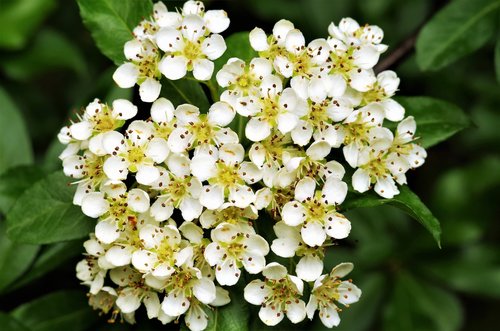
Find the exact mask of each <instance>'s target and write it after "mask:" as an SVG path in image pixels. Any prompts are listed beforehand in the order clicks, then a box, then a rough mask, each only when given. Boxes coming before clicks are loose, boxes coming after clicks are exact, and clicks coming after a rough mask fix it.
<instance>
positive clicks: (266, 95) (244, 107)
mask: <svg viewBox="0 0 500 331" xmlns="http://www.w3.org/2000/svg"><path fill="white" fill-rule="evenodd" d="M260 90H261V96H260V97H256V96H248V97H242V98H240V99H239V101H238V103H237V105H236V111H237V112H238V113H239V114H240V115H241V116H249V117H250V120H249V121H248V123H247V124H246V127H245V136H246V137H247V138H248V139H250V140H251V141H261V140H264V139H266V138H267V137H269V136H270V135H271V133H272V131H273V130H274V129H278V130H279V131H280V132H281V133H282V134H285V133H288V132H290V131H292V130H293V129H294V128H295V127H296V126H297V124H298V122H299V117H301V116H303V115H304V114H305V112H306V111H307V106H306V104H305V102H304V101H303V100H302V99H300V98H299V97H298V96H297V94H296V93H295V91H294V90H293V89H291V88H286V89H284V90H283V85H282V82H281V80H280V79H279V78H278V77H276V76H267V77H266V78H265V79H264V80H263V81H262V83H261V85H260Z"/></svg>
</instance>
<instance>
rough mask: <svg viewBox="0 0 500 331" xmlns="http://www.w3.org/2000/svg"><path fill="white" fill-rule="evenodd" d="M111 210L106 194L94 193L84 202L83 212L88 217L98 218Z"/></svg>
mask: <svg viewBox="0 0 500 331" xmlns="http://www.w3.org/2000/svg"><path fill="white" fill-rule="evenodd" d="M108 210H109V202H108V201H107V200H106V199H104V193H101V192H92V193H89V194H87V195H86V196H85V198H83V200H82V212H83V213H84V214H85V215H87V216H88V217H92V218H98V217H99V216H101V215H103V214H105V213H106V212H107V211H108Z"/></svg>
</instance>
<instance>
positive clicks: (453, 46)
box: [415, 0, 500, 70]
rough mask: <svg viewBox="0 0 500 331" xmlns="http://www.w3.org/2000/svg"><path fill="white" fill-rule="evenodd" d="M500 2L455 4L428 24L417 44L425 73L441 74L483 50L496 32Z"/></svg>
mask: <svg viewBox="0 0 500 331" xmlns="http://www.w3.org/2000/svg"><path fill="white" fill-rule="evenodd" d="M499 7H500V1H499V0H474V1H471V0H455V1H453V2H451V3H450V4H449V5H447V6H446V7H445V8H443V9H442V10H441V11H440V12H438V13H437V14H436V15H435V16H434V17H433V18H432V19H431V20H430V21H429V23H427V24H426V25H425V26H424V28H423V29H422V31H421V32H420V35H419V36H418V39H417V43H416V46H415V47H416V51H417V63H418V65H419V66H420V68H421V69H422V70H438V69H441V68H443V67H445V66H446V65H449V64H451V63H453V62H454V61H456V60H458V59H460V58H461V57H463V56H465V55H467V54H470V53H472V52H473V51H475V50H476V49H478V48H480V47H481V46H483V45H484V44H485V43H486V42H487V41H488V40H489V39H490V38H491V36H492V34H493V32H494V30H495V24H496V20H495V18H496V17H495V15H494V14H495V12H496V10H497V9H498V8H499Z"/></svg>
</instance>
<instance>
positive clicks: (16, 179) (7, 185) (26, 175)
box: [0, 166, 45, 214]
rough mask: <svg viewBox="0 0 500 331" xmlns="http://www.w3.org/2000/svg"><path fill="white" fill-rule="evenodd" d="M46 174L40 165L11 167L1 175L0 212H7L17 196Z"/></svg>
mask: <svg viewBox="0 0 500 331" xmlns="http://www.w3.org/2000/svg"><path fill="white" fill-rule="evenodd" d="M44 175H45V174H44V172H43V171H42V170H41V169H40V167H38V166H19V167H15V168H10V169H9V170H7V171H6V172H4V173H3V174H2V175H0V212H1V213H3V214H7V211H8V210H9V209H10V207H12V205H13V204H14V202H15V201H16V200H17V198H19V197H20V196H21V194H22V193H23V192H24V191H25V190H26V189H27V188H29V187H30V186H31V185H33V183H35V182H37V181H38V180H40V179H42V178H43V177H44Z"/></svg>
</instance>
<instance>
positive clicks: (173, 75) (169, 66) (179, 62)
mask: <svg viewBox="0 0 500 331" xmlns="http://www.w3.org/2000/svg"><path fill="white" fill-rule="evenodd" d="M187 62H188V61H187V59H186V58H185V57H183V56H174V55H166V56H165V57H164V58H163V59H162V60H161V61H160V62H159V63H158V69H159V70H160V71H161V73H162V74H163V75H164V76H165V77H167V78H168V79H171V80H177V79H181V78H182V77H184V76H186V73H187Z"/></svg>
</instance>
